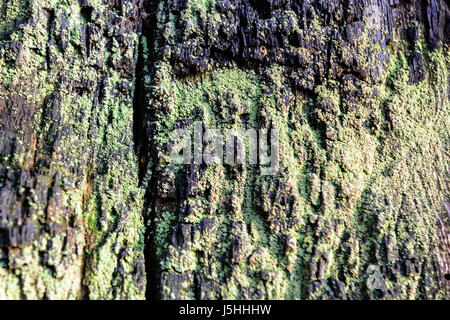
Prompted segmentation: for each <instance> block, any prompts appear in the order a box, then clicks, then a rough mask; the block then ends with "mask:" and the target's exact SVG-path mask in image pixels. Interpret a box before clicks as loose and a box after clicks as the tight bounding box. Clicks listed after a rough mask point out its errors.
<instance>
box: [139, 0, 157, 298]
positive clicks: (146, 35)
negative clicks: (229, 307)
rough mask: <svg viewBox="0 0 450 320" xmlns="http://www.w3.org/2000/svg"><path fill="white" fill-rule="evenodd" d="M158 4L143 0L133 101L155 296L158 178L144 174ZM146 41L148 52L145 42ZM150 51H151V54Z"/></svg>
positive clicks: (149, 293) (150, 291) (150, 289)
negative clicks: (148, 92)
mask: <svg viewBox="0 0 450 320" xmlns="http://www.w3.org/2000/svg"><path fill="white" fill-rule="evenodd" d="M158 5H159V1H144V3H143V7H141V13H140V17H141V19H142V21H141V23H142V32H141V35H140V40H139V48H138V58H137V64H136V73H135V81H136V85H135V92H134V101H133V111H134V113H133V135H134V151H135V153H136V155H137V158H138V168H139V173H138V177H139V185H140V186H141V187H143V188H146V191H145V196H144V206H143V210H142V215H143V217H144V225H145V228H146V230H145V249H144V256H145V269H146V270H145V271H146V277H147V287H146V294H145V296H146V298H147V299H156V298H157V296H158V294H157V291H156V288H157V286H156V277H157V272H156V270H157V266H158V263H157V261H156V260H155V254H154V253H155V247H154V241H153V237H152V235H153V232H152V228H153V226H154V219H153V213H154V203H155V200H154V197H153V195H154V187H153V186H154V185H155V177H154V176H153V175H152V176H151V179H150V181H147V182H146V181H145V177H146V175H147V173H148V169H149V164H150V165H152V166H154V163H155V161H152V159H154V158H155V155H152V154H151V150H153V149H154V148H151V145H150V144H151V131H150V129H149V125H148V123H149V122H148V120H149V112H148V110H149V106H148V101H147V99H146V87H145V76H146V75H147V74H146V73H150V76H151V72H152V62H153V61H152V59H151V58H150V57H151V56H153V53H154V52H153V51H154V50H155V44H154V43H155V39H156V22H157V20H156V19H157V17H156V11H157V8H158ZM145 41H146V43H147V46H148V52H146V51H145V48H144V43H145ZM149 53H150V54H149ZM151 172H154V168H151Z"/></svg>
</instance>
